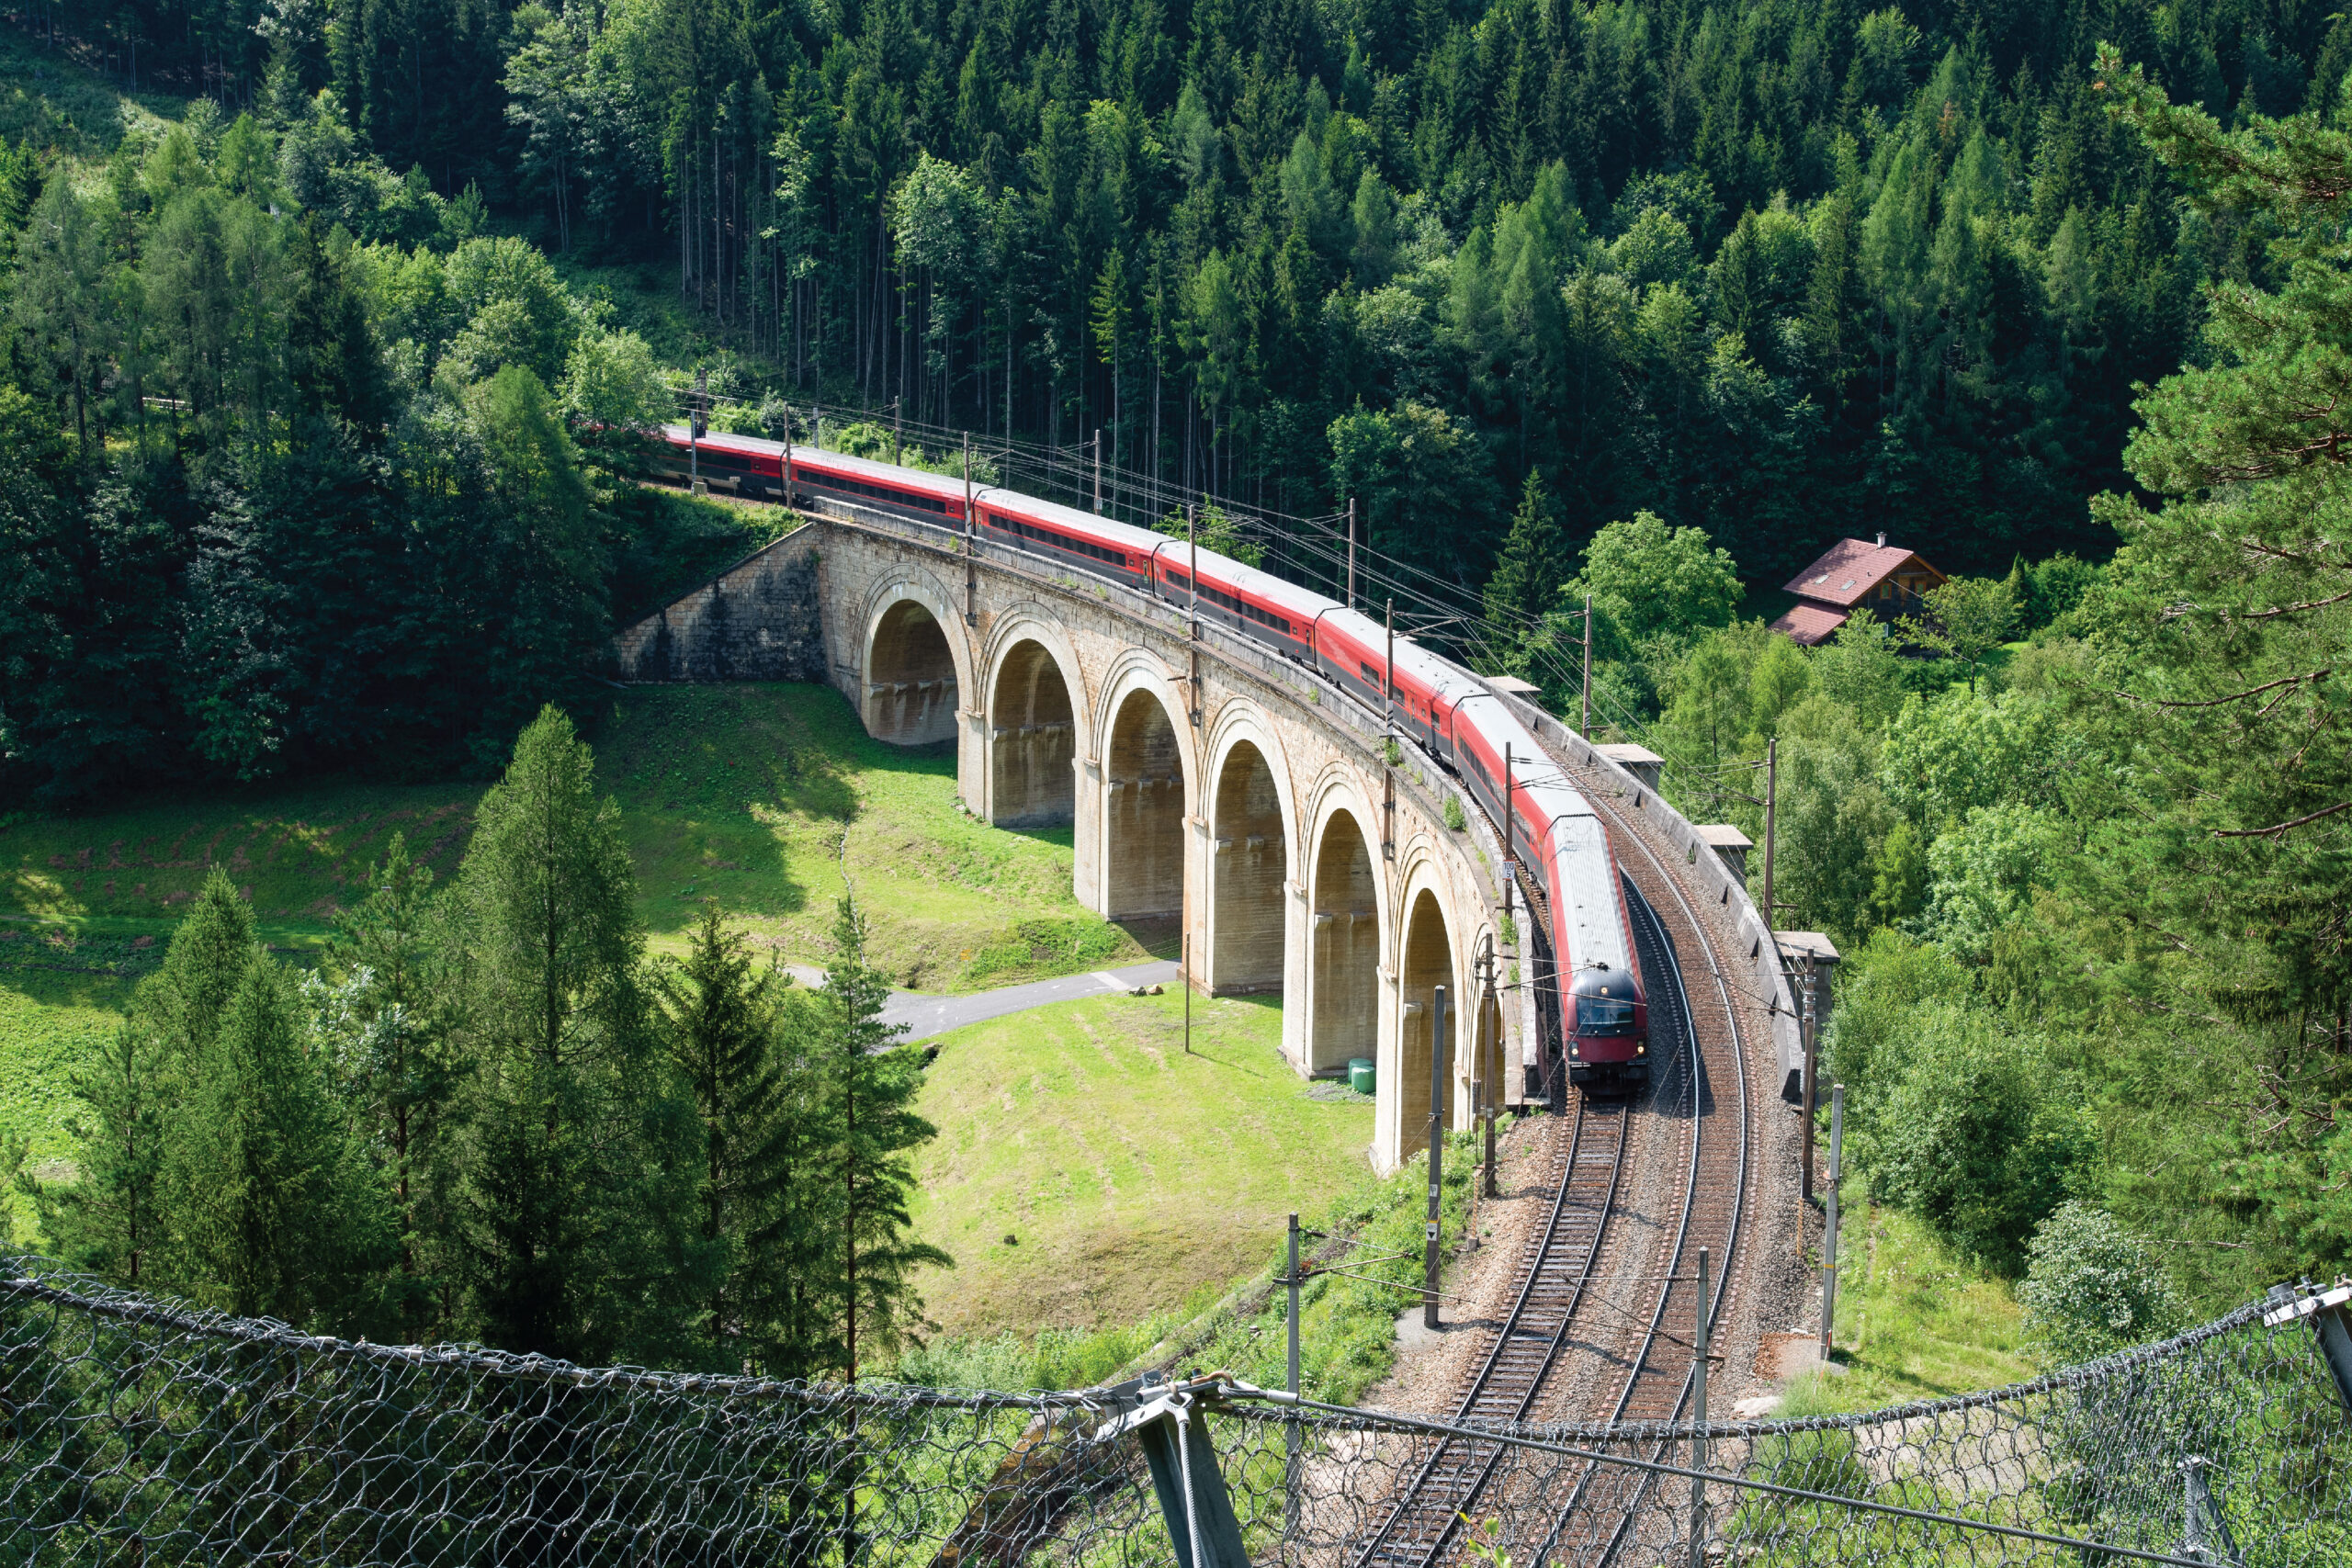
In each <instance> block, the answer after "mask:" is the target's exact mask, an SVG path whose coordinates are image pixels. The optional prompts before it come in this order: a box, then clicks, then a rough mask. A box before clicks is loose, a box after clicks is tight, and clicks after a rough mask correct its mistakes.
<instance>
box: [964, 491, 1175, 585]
mask: <svg viewBox="0 0 2352 1568" xmlns="http://www.w3.org/2000/svg"><path fill="white" fill-rule="evenodd" d="M974 504H975V505H976V506H977V507H978V510H979V513H980V518H979V526H980V529H981V531H982V533H983V536H986V537H989V538H993V539H995V540H996V541H997V542H998V543H1000V544H1005V545H1010V546H1012V547H1013V548H1014V549H1019V550H1026V551H1028V552H1030V553H1031V554H1033V555H1040V556H1044V557H1045V558H1047V559H1049V560H1058V561H1060V562H1062V563H1064V564H1065V565H1069V566H1073V567H1077V568H1079V569H1080V570H1085V571H1091V572H1096V573H1099V574H1101V575H1103V576H1107V577H1114V578H1116V579H1117V580H1118V581H1121V582H1124V583H1125V584H1127V585H1128V586H1129V587H1131V588H1142V587H1145V586H1147V585H1148V583H1149V582H1150V581H1151V577H1152V557H1153V556H1154V555H1155V554H1156V553H1157V552H1159V550H1161V549H1164V548H1166V547H1167V546H1168V544H1169V543H1170V541H1169V539H1168V536H1166V535H1164V534H1155V533H1153V532H1152V531H1151V530H1150V529H1148V528H1137V527H1135V526H1133V525H1129V524H1125V523H1114V522H1113V521H1112V520H1111V519H1110V518H1108V517H1098V516H1096V515H1095V514H1094V513H1091V512H1080V510H1078V508H1076V507H1074V506H1063V505H1061V504H1059V503H1058V502H1051V501H1040V500H1039V499H1038V498H1037V497H1035V496H1034V495H1023V494H1022V493H1020V492H1019V491H1010V490H987V491H978V492H977V499H976V501H975V502H974Z"/></svg>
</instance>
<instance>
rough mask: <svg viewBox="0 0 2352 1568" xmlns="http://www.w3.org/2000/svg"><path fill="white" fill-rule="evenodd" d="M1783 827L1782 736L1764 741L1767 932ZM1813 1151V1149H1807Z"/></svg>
mask: <svg viewBox="0 0 2352 1568" xmlns="http://www.w3.org/2000/svg"><path fill="white" fill-rule="evenodd" d="M1780 829H1781V738H1780V737H1779V736H1777V735H1775V736H1774V737H1772V738H1771V739H1770V740H1767V741H1766V742H1764V935H1765V937H1766V939H1767V940H1770V938H1771V935H1772V933H1773V932H1774V931H1778V930H1779V929H1780V925H1781V909H1780V906H1779V905H1777V904H1775V903H1773V902H1772V847H1773V842H1774V840H1777V839H1778V838H1779V837H1780ZM1808 1152H1810V1151H1808Z"/></svg>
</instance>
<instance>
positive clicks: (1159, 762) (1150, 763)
mask: <svg viewBox="0 0 2352 1568" xmlns="http://www.w3.org/2000/svg"><path fill="white" fill-rule="evenodd" d="M1110 752H1111V754H1110V756H1109V757H1108V758H1107V759H1106V760H1105V761H1104V764H1103V795H1105V797H1106V799H1105V807H1106V810H1105V816H1106V817H1107V818H1108V822H1107V824H1106V826H1107V827H1108V829H1109V831H1108V832H1107V833H1105V834H1104V836H1103V865H1104V868H1105V880H1106V883H1107V886H1106V888H1105V892H1106V894H1107V897H1106V898H1105V900H1104V903H1105V913H1107V914H1108V915H1109V917H1110V918H1111V919H1114V920H1120V919H1138V918H1144V917H1150V916H1170V915H1181V914H1182V912H1183V909H1184V817H1185V800H1184V763H1183V759H1182V756H1181V755H1180V754H1179V752H1178V751H1177V749H1176V726H1175V724H1174V722H1173V721H1172V720H1170V717H1169V716H1168V709H1167V708H1166V707H1165V706H1164V705H1162V704H1161V703H1160V700H1159V697H1158V696H1156V695H1154V694H1152V693H1149V692H1130V693H1128V694H1127V698H1126V701H1125V702H1123V703H1121V704H1120V705H1119V712H1118V716H1117V717H1116V718H1114V720H1113V721H1112V725H1111V747H1110Z"/></svg>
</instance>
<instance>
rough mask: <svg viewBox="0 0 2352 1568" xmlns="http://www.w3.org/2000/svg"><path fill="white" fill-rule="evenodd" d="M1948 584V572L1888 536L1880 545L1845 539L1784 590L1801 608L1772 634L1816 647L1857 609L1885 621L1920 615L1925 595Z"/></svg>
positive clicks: (1774, 625)
mask: <svg viewBox="0 0 2352 1568" xmlns="http://www.w3.org/2000/svg"><path fill="white" fill-rule="evenodd" d="M1942 581H1944V574H1943V573H1942V572H1940V571H1938V570H1936V569H1935V568H1934V567H1932V566H1929V565H1928V563H1927V562H1926V561H1924V560H1921V559H1920V558H1918V557H1917V556H1916V555H1914V554H1912V553H1911V552H1910V551H1909V550H1906V549H1905V548H1904V547H1902V546H1901V545H1890V544H1888V543H1887V542H1886V536H1885V535H1883V534H1881V535H1880V536H1878V543H1877V544H1875V545H1873V544H1871V543H1870V542H1869V541H1868V540H1866V539H1840V540H1838V542H1837V543H1836V544H1834V545H1832V546H1830V547H1829V552H1828V553H1827V554H1826V555H1825V556H1823V557H1822V558H1820V559H1819V560H1817V561H1815V562H1814V563H1813V564H1812V565H1811V566H1809V567H1807V568H1805V569H1804V570H1803V571H1801V572H1799V573H1798V574H1797V575H1796V576H1795V577H1794V578H1792V579H1791V580H1790V581H1788V582H1786V583H1784V584H1783V585H1782V586H1783V587H1784V588H1785V589H1786V590H1787V592H1791V593H1793V594H1795V595H1796V596H1797V604H1796V607H1795V608H1793V609H1792V610H1791V611H1790V612H1789V613H1788V614H1787V615H1782V616H1781V618H1780V619H1779V620H1777V621H1774V622H1773V623H1772V630H1774V631H1776V632H1783V633H1786V634H1787V635H1788V636H1789V637H1791V638H1792V639H1793V640H1794V641H1795V642H1796V643H1797V644H1798V645H1799V646H1800V647H1804V648H1811V647H1813V646H1814V645H1815V644H1816V643H1823V642H1826V641H1828V640H1829V638H1830V637H1833V636H1835V635H1836V634H1837V631H1838V627H1839V626H1844V625H1845V624H1846V618H1847V617H1848V616H1849V615H1852V614H1853V613H1854V612H1855V611H1857V610H1868V611H1870V612H1871V614H1872V615H1876V616H1877V617H1878V618H1879V619H1880V620H1882V621H1891V620H1893V619H1894V617H1895V616H1897V615H1917V614H1918V613H1919V611H1920V608H1921V596H1922V595H1924V594H1925V593H1926V592H1928V589H1930V588H1934V587H1936V586H1937V585H1939V583H1941V582H1942Z"/></svg>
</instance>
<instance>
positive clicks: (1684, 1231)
mask: <svg viewBox="0 0 2352 1568" xmlns="http://www.w3.org/2000/svg"><path fill="white" fill-rule="evenodd" d="M1560 765H1561V767H1562V768H1563V770H1564V771H1565V772H1568V773H1575V774H1577V775H1578V778H1577V787H1578V788H1579V789H1581V790H1582V791H1583V793H1584V795H1585V797H1586V798H1587V799H1588V800H1590V801H1591V802H1592V803H1593V805H1594V806H1595V807H1598V808H1599V809H1600V810H1601V811H1603V812H1605V813H1606V814H1607V815H1608V817H1609V818H1610V819H1611V822H1612V823H1613V824H1614V825H1615V826H1616V827H1617V829H1618V831H1617V832H1616V833H1615V834H1614V835H1612V836H1613V837H1614V838H1615V839H1616V840H1618V841H1620V842H1626V843H1631V844H1633V845H1634V846H1636V847H1637V848H1638V849H1639V850H1640V851H1641V853H1642V857H1643V858H1644V859H1645V860H1646V861H1647V862H1648V863H1649V865H1650V867H1651V869H1652V870H1653V871H1654V872H1656V873H1657V879H1658V880H1659V881H1660V882H1661V883H1663V884H1664V885H1665V886H1666V888H1667V890H1668V892H1669V893H1671V894H1672V895H1673V896H1674V901H1675V904H1676V905H1677V906H1678V907H1679V911H1680V913H1681V915H1682V917H1683V919H1684V921H1685V923H1686V924H1687V925H1688V926H1689V928H1690V930H1691V934H1692V936H1693V937H1694V938H1695V939H1696V940H1697V941H1698V942H1699V943H1700V945H1701V946H1702V949H1704V951H1703V952H1702V953H1701V954H1699V955H1698V956H1700V957H1702V959H1703V960H1704V962H1705V964H1706V967H1707V971H1708V973H1709V974H1710V975H1712V976H1713V978H1714V982H1715V994H1716V1000H1717V1002H1718V1004H1719V1005H1720V1007H1721V1008H1722V1010H1723V1018H1724V1030H1725V1032H1726V1034H1727V1035H1728V1040H1727V1043H1728V1045H1729V1047H1730V1050H1731V1056H1732V1068H1733V1082H1734V1085H1735V1087H1736V1104H1737V1108H1738V1112H1739V1116H1738V1139H1737V1143H1736V1150H1735V1154H1736V1165H1735V1167H1734V1169H1735V1172H1736V1176H1735V1179H1734V1183H1733V1190H1732V1194H1731V1204H1730V1209H1731V1213H1730V1222H1729V1224H1728V1225H1727V1226H1726V1229H1725V1235H1724V1250H1723V1257H1722V1258H1721V1259H1720V1260H1719V1263H1718V1269H1719V1272H1718V1273H1717V1276H1716V1277H1717V1279H1718V1280H1720V1281H1721V1282H1720V1283H1719V1284H1718V1285H1717V1286H1716V1287H1715V1291H1714V1297H1713V1300H1712V1301H1710V1302H1706V1303H1698V1304H1697V1305H1695V1306H1694V1308H1693V1311H1692V1313H1691V1318H1692V1322H1693V1324H1694V1325H1695V1324H1696V1322H1697V1319H1698V1314H1699V1312H1700V1311H1702V1310H1703V1311H1704V1312H1705V1313H1706V1314H1707V1322H1708V1325H1709V1328H1710V1330H1712V1329H1713V1325H1714V1324H1715V1323H1716V1322H1717V1321H1718V1320H1719V1319H1720V1318H1721V1317H1722V1315H1723V1311H1724V1303H1725V1301H1726V1300H1727V1299H1728V1297H1729V1296H1730V1294H1731V1292H1730V1290H1729V1284H1730V1280H1731V1278H1732V1273H1733V1268H1734V1263H1735V1259H1736V1256H1737V1253H1738V1248H1739V1237H1740V1232H1741V1228H1742V1225H1743V1224H1744V1222H1745V1219H1746V1215H1747V1178H1748V1168H1749V1163H1750V1156H1751V1151H1752V1137H1751V1134H1752V1130H1753V1123H1754V1120H1755V1105H1754V1100H1753V1098H1752V1096H1751V1094H1750V1090H1749V1083H1748V1072H1747V1035H1746V1032H1745V1031H1744V1030H1743V1029H1742V1028H1741V1027H1740V1021H1739V1013H1738V1010H1737V1009H1736V1006H1735V1004H1734V1001H1733V998H1732V994H1731V987H1729V986H1728V985H1727V984H1726V983H1725V981H1724V965H1723V964H1722V962H1721V955H1720V954H1719V953H1717V952H1716V951H1715V945H1716V944H1715V942H1714V939H1713V934H1712V933H1711V932H1710V931H1709V930H1708V928H1707V925H1706V923H1705V922H1704V920H1703V919H1702V918H1701V916H1700V913H1699V911H1698V909H1697V908H1695V907H1693V905H1692V904H1691V899H1690V897H1689V896H1688V894H1686V893H1685V892H1684V890H1683V887H1682V885H1681V882H1680V879H1679V878H1678V877H1676V876H1675V875H1674V874H1673V873H1672V871H1671V870H1669V869H1668V866H1667V864H1666V863H1665V861H1664V860H1662V859H1661V858H1660V857H1659V855H1658V853H1657V850H1656V849H1655V848H1653V847H1652V846H1651V845H1650V843H1649V842H1648V841H1647V840H1646V838H1645V836H1644V835H1643V834H1642V833H1641V832H1640V831H1639V830H1638V829H1636V828H1635V827H1634V824H1633V823H1632V822H1630V821H1628V820H1627V819H1626V818H1625V815H1624V814H1623V812H1621V811H1619V810H1618V809H1617V808H1616V807H1615V806H1613V805H1612V804H1611V802H1610V799H1609V796H1608V793H1607V792H1606V791H1605V790H1603V789H1600V788H1596V787H1594V783H1595V782H1596V781H1594V780H1592V778H1591V770H1589V769H1583V768H1576V767H1574V766H1573V765H1572V764H1569V763H1568V762H1566V760H1565V759H1561V760H1560ZM1627 880H1628V881H1629V882H1630V881H1631V878H1630V877H1629V878H1628V879H1627ZM1636 891H1638V889H1636ZM1641 902H1642V906H1643V910H1644V913H1645V915H1646V916H1647V917H1648V919H1649V920H1650V921H1651V923H1652V929H1653V932H1654V934H1655V936H1656V937H1657V940H1658V942H1659V943H1660V945H1661V946H1662V947H1663V948H1665V950H1666V951H1667V953H1668V954H1669V955H1670V959H1671V963H1672V966H1673V974H1674V979H1675V988H1676V992H1677V995H1678V997H1679V1004H1680V1006H1681V1008H1682V1013H1683V1021H1684V1024H1685V1027H1686V1028H1687V1029H1688V1031H1689V1040H1690V1043H1691V1129H1692V1130H1691V1180H1690V1184H1689V1187H1688V1188H1687V1189H1686V1191H1685V1196H1684V1209H1683V1222H1682V1228H1681V1231H1680V1233H1679V1234H1678V1235H1677V1238H1676V1244H1675V1245H1676V1251H1675V1261H1674V1263H1673V1264H1672V1265H1670V1266H1669V1268H1668V1273H1669V1274H1679V1273H1681V1272H1682V1269H1681V1268H1680V1257H1681V1252H1682V1251H1683V1249H1684V1248H1686V1247H1688V1246H1689V1228H1690V1222H1691V1213H1692V1207H1693V1204H1694V1203H1695V1201H1696V1199H1697V1194H1698V1189H1699V1186H1700V1182H1699V1145H1700V1125H1701V1122H1702V1114H1701V1105H1700V1093H1701V1089H1702V1064H1703V1061H1704V1058H1705V1056H1706V1055H1709V1053H1708V1052H1707V1050H1706V1047H1705V1045H1704V1044H1703V1043H1702V1042H1701V1040H1700V1039H1699V1020H1698V1014H1697V1012H1696V1011H1695V1010H1693V1009H1692V1008H1691V1005H1690V989H1689V987H1688V985H1687V984H1686V982H1685V976H1686V975H1687V973H1688V970H1687V966H1686V965H1685V964H1684V963H1683V960H1682V956H1681V954H1680V953H1678V952H1676V951H1675V950H1674V947H1673V943H1672V941H1671V934H1670V933H1669V932H1668V931H1667V929H1666V922H1665V920H1664V919H1663V918H1662V917H1661V916H1660V914H1659V912H1658V910H1657V907H1656V906H1655V905H1654V904H1652V903H1651V901H1650V900H1649V898H1648V897H1646V896H1644V897H1642V900H1641ZM1673 1289H1674V1287H1673V1285H1672V1284H1671V1283H1669V1284H1668V1285H1666V1286H1665V1287H1664V1288H1663V1289H1662V1290H1661V1291H1660V1292H1658V1304H1657V1313H1656V1314H1655V1316H1654V1317H1653V1319H1652V1323H1651V1327H1650V1330H1649V1332H1648V1334H1647V1335H1646V1336H1645V1338H1644V1341H1643V1347H1642V1353H1641V1355H1640V1356H1638V1357H1636V1358H1635V1359H1634V1366H1633V1370H1632V1371H1631V1372H1630V1373H1629V1374H1628V1376H1627V1378H1626V1382H1625V1386H1624V1388H1623V1391H1622V1392H1621V1393H1620V1394H1619V1396H1618V1399H1617V1402H1616V1404H1615V1406H1614V1408H1613V1410H1612V1411H1611V1416H1610V1420H1611V1423H1612V1424H1613V1423H1615V1422H1617V1421H1620V1420H1622V1419H1623V1417H1624V1413H1625V1410H1626V1408H1627V1406H1628V1405H1629V1404H1631V1403H1632V1400H1633V1396H1634V1392H1635V1390H1636V1389H1637V1387H1638V1386H1639V1384H1640V1383H1641V1382H1642V1379H1643V1375H1644V1371H1645V1366H1646V1362H1647V1359H1648V1356H1649V1353H1650V1350H1651V1349H1652V1348H1654V1347H1655V1345H1656V1343H1657V1338H1658V1337H1659V1331H1660V1327H1661V1325H1663V1323H1664V1320H1665V1315H1666V1309H1667V1306H1668V1298H1669V1297H1670V1296H1671V1294H1672V1292H1673ZM1693 1338H1694V1340H1695V1338H1696V1336H1695V1335H1694V1336H1693ZM1696 1375H1697V1365H1696V1361H1695V1359H1694V1360H1693V1363H1692V1366H1691V1370H1690V1371H1687V1372H1685V1374H1684V1376H1683V1379H1682V1382H1681V1384H1680V1386H1679V1388H1677V1389H1676V1390H1675V1393H1674V1397H1673V1400H1672V1402H1671V1403H1670V1404H1669V1405H1668V1409H1667V1412H1666V1415H1665V1418H1666V1419H1668V1420H1671V1419H1673V1418H1674V1417H1675V1416H1679V1415H1680V1413H1681V1411H1682V1408H1683V1406H1684V1404H1687V1403H1688V1402H1689V1400H1690V1397H1691V1385H1692V1382H1693V1380H1694V1379H1695V1377H1696ZM1667 1447H1668V1443H1667V1442H1666V1441H1664V1440H1661V1441H1660V1443H1659V1444H1658V1445H1657V1451H1658V1453H1659V1454H1663V1453H1664V1452H1665V1450H1666V1449H1667ZM1599 1468H1600V1467H1599V1466H1598V1465H1591V1464H1589V1465H1588V1466H1587V1467H1586V1469H1585V1472H1584V1473H1583V1475H1582V1476H1580V1477H1579V1478H1578V1481H1577V1486H1576V1488H1575V1489H1574V1491H1573V1492H1572V1493H1571V1495H1570V1496H1569V1498H1568V1500H1567V1502H1566V1504H1565V1505H1564V1506H1562V1509H1561V1512H1560V1516H1559V1517H1558V1518H1557V1519H1556V1520H1555V1523H1554V1525H1553V1528H1552V1529H1551V1531H1550V1532H1549V1534H1548V1535H1547V1536H1546V1538H1545V1540H1544V1544H1543V1546H1542V1547H1541V1548H1540V1549H1538V1551H1536V1552H1535V1554H1534V1556H1533V1557H1532V1559H1531V1568H1544V1563H1545V1562H1547V1561H1549V1559H1550V1554H1551V1552H1552V1551H1553V1550H1554V1549H1555V1547H1556V1546H1557V1545H1558V1542H1559V1540H1560V1537H1561V1535H1562V1534H1563V1532H1565V1531H1566V1529H1567V1528H1568V1525H1569V1523H1570V1521H1571V1519H1572V1518H1573V1517H1574V1516H1575V1514H1576V1513H1577V1509H1578V1508H1579V1507H1580V1506H1582V1505H1583V1503H1584V1501H1585V1499H1586V1497H1587V1495H1588V1494H1589V1492H1590V1490H1591V1486H1590V1483H1591V1481H1592V1479H1593V1476H1594V1474H1595V1472H1597V1471H1598V1470H1599ZM1656 1474H1657V1472H1646V1473H1645V1476H1644V1479H1643V1480H1641V1481H1640V1482H1639V1483H1635V1486H1634V1495H1632V1496H1631V1497H1628V1498H1626V1499H1625V1501H1624V1503H1623V1507H1622V1509H1621V1511H1620V1513H1619V1517H1618V1519H1617V1522H1616V1524H1615V1526H1614V1528H1613V1529H1611V1535H1610V1539H1609V1541H1608V1544H1607V1545H1606V1547H1605V1548H1603V1550H1602V1551H1601V1552H1600V1557H1599V1561H1600V1562H1610V1561H1611V1560H1612V1559H1614V1558H1615V1557H1616V1555H1617V1554H1618V1553H1619V1552H1621V1551H1623V1548H1624V1546H1625V1544H1626V1541H1627V1540H1628V1539H1629V1537H1630V1534H1631V1532H1632V1529H1633V1526H1634V1519H1635V1518H1636V1517H1637V1516H1638V1514H1639V1512H1640V1509H1641V1506H1642V1503H1643V1500H1644V1498H1645V1496H1646V1495H1647V1493H1648V1490H1649V1487H1650V1485H1651V1484H1653V1483H1654V1480H1655V1476H1656Z"/></svg>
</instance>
